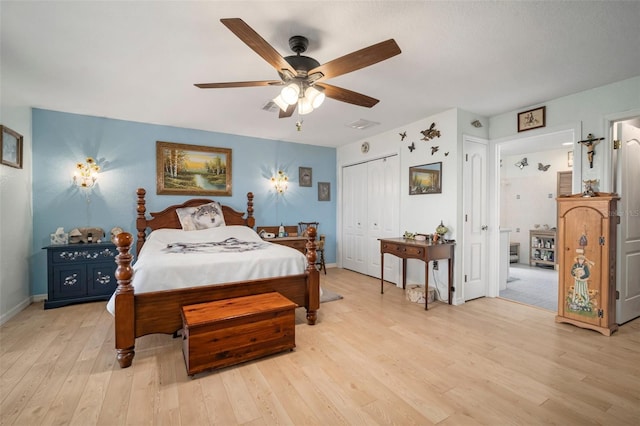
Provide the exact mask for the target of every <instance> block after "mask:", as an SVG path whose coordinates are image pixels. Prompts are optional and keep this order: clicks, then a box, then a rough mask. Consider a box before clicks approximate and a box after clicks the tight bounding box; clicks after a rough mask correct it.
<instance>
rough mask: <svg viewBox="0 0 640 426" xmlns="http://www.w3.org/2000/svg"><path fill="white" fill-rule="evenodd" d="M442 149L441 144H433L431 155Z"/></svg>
mask: <svg viewBox="0 0 640 426" xmlns="http://www.w3.org/2000/svg"><path fill="white" fill-rule="evenodd" d="M439 149H440V147H439V146H432V147H431V155H433V154H435V153H436V152H438V150H439Z"/></svg>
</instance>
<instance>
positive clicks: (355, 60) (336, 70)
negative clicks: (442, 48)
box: [308, 39, 402, 81]
mask: <svg viewBox="0 0 640 426" xmlns="http://www.w3.org/2000/svg"><path fill="white" fill-rule="evenodd" d="M401 52H402V51H401V50H400V47H399V46H398V44H397V43H396V41H395V40H394V39H389V40H387V41H383V42H380V43H378V44H374V45H372V46H369V47H365V48H364V49H360V50H358V51H355V52H352V53H349V54H347V55H344V56H342V57H340V58H337V59H334V60H333V61H329V62H327V63H325V64H322V65H320V66H319V67H316V68H314V69H312V70H310V71H309V72H308V74H309V75H311V74H313V73H315V72H321V73H322V74H324V75H323V76H322V77H321V78H320V79H318V81H322V80H326V79H328V78H333V77H337V76H339V75H343V74H347V73H350V72H352V71H356V70H359V69H361V68H364V67H368V66H369V65H373V64H376V63H378V62H381V61H384V60H385V59H389V58H391V57H393V56H396V55H398V54H400V53H401Z"/></svg>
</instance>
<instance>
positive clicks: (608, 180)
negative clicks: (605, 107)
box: [601, 109, 640, 324]
mask: <svg viewBox="0 0 640 426" xmlns="http://www.w3.org/2000/svg"><path fill="white" fill-rule="evenodd" d="M639 116H640V109H633V110H630V111H624V112H620V113H615V114H609V115H606V116H605V117H604V129H605V134H606V135H607V138H608V140H609V143H610V145H609V149H606V150H604V151H605V152H604V164H603V172H602V177H603V185H602V188H603V189H601V191H603V192H613V187H614V184H615V182H614V180H613V176H614V172H615V170H614V169H613V149H612V146H611V144H612V143H613V126H614V125H615V123H616V122H619V121H626V120H629V119H632V118H636V117H639ZM618 195H621V196H624V194H618ZM616 232H617V234H618V235H617V236H618V240H617V243H616V244H617V247H616V249H618V248H620V232H621V231H620V225H618V227H617V229H616ZM616 263H617V265H616V269H617V270H616V291H620V287H621V285H622V283H621V282H620V278H621V274H620V268H621V267H622V265H621V264H620V263H619V262H616ZM619 307H620V300H616V308H617V309H616V323H618V324H619V323H620V322H622V321H621V318H620V310H619Z"/></svg>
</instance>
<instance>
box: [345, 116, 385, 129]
mask: <svg viewBox="0 0 640 426" xmlns="http://www.w3.org/2000/svg"><path fill="white" fill-rule="evenodd" d="M378 124H380V123H376V122H375V121H369V120H365V119H364V118H361V119H360V120H356V121H354V122H353V123H349V124H347V127H351V128H352V129H357V130H364V129H368V128H369V127H373V126H377V125H378Z"/></svg>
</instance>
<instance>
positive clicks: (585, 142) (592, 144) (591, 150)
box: [578, 133, 604, 169]
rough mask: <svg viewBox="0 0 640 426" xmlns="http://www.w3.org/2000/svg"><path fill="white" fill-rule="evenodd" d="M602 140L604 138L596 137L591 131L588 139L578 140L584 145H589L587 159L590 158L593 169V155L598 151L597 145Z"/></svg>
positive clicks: (590, 165) (590, 166)
mask: <svg viewBox="0 0 640 426" xmlns="http://www.w3.org/2000/svg"><path fill="white" fill-rule="evenodd" d="M602 140H604V138H596V137H595V136H593V133H589V134H588V135H587V139H585V140H583V141H578V143H581V144H582V145H584V146H586V147H587V160H589V168H590V169H593V156H594V155H595V153H596V145H597V144H598V143H600V141H602Z"/></svg>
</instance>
